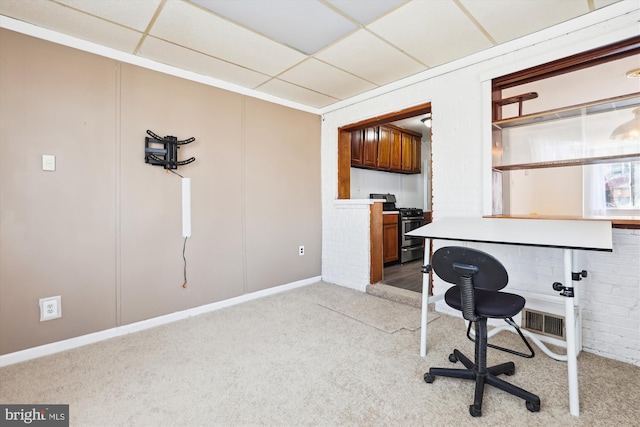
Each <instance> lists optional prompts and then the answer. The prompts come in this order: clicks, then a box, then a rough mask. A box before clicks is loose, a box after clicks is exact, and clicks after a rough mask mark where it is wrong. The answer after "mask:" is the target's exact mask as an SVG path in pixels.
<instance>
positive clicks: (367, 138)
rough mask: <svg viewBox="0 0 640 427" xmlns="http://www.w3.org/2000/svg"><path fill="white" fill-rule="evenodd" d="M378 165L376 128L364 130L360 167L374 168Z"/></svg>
mask: <svg viewBox="0 0 640 427" xmlns="http://www.w3.org/2000/svg"><path fill="white" fill-rule="evenodd" d="M377 163H378V132H377V129H376V128H366V129H365V130H364V150H363V155H362V165H363V166H367V167H371V168H375V167H376V165H377Z"/></svg>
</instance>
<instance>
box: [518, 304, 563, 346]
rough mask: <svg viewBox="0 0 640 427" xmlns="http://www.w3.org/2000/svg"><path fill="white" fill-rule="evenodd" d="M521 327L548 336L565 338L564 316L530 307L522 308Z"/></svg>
mask: <svg viewBox="0 0 640 427" xmlns="http://www.w3.org/2000/svg"><path fill="white" fill-rule="evenodd" d="M522 329H526V330H528V331H531V332H535V333H537V334H541V335H547V336H549V337H554V338H560V339H563V340H564V339H565V327H564V317H562V316H557V315H555V314H551V313H545V312H542V311H535V310H530V309H525V310H523V311H522Z"/></svg>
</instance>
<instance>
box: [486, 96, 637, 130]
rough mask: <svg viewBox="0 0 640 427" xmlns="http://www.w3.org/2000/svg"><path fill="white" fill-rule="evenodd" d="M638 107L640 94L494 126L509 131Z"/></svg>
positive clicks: (565, 108) (579, 105)
mask: <svg viewBox="0 0 640 427" xmlns="http://www.w3.org/2000/svg"><path fill="white" fill-rule="evenodd" d="M636 105H640V92H635V93H631V94H628V95H623V96H616V97H613V98H607V99H602V100H600V101H594V102H587V103H584V104H578V105H572V106H569V107H563V108H557V109H555V110H548V111H541V112H539V113H534V114H527V115H524V116H520V117H512V118H509V119H502V120H496V121H494V122H493V123H492V125H493V126H494V127H495V128H496V129H508V128H514V127H519V126H526V125H530V124H533V123H540V122H547V121H552V120H559V119H567V118H571V117H576V116H580V115H582V114H596V113H604V112H606V111H613V110H619V109H621V108H628V107H633V106H636Z"/></svg>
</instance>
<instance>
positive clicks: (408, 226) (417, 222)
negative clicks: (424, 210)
mask: <svg viewBox="0 0 640 427" xmlns="http://www.w3.org/2000/svg"><path fill="white" fill-rule="evenodd" d="M423 222H424V218H423V217H421V216H416V217H405V218H401V220H400V247H401V248H407V247H410V246H418V245H420V246H421V245H422V244H423V243H424V239H423V238H421V237H412V236H407V233H408V232H410V231H412V230H415V229H416V228H419V227H422V225H423Z"/></svg>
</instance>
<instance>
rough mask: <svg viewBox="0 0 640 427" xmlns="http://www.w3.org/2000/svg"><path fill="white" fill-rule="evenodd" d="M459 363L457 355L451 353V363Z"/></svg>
mask: <svg viewBox="0 0 640 427" xmlns="http://www.w3.org/2000/svg"><path fill="white" fill-rule="evenodd" d="M457 361H458V358H457V357H456V355H455V354H453V353H451V354H450V355H449V362H451V363H456V362H457Z"/></svg>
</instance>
